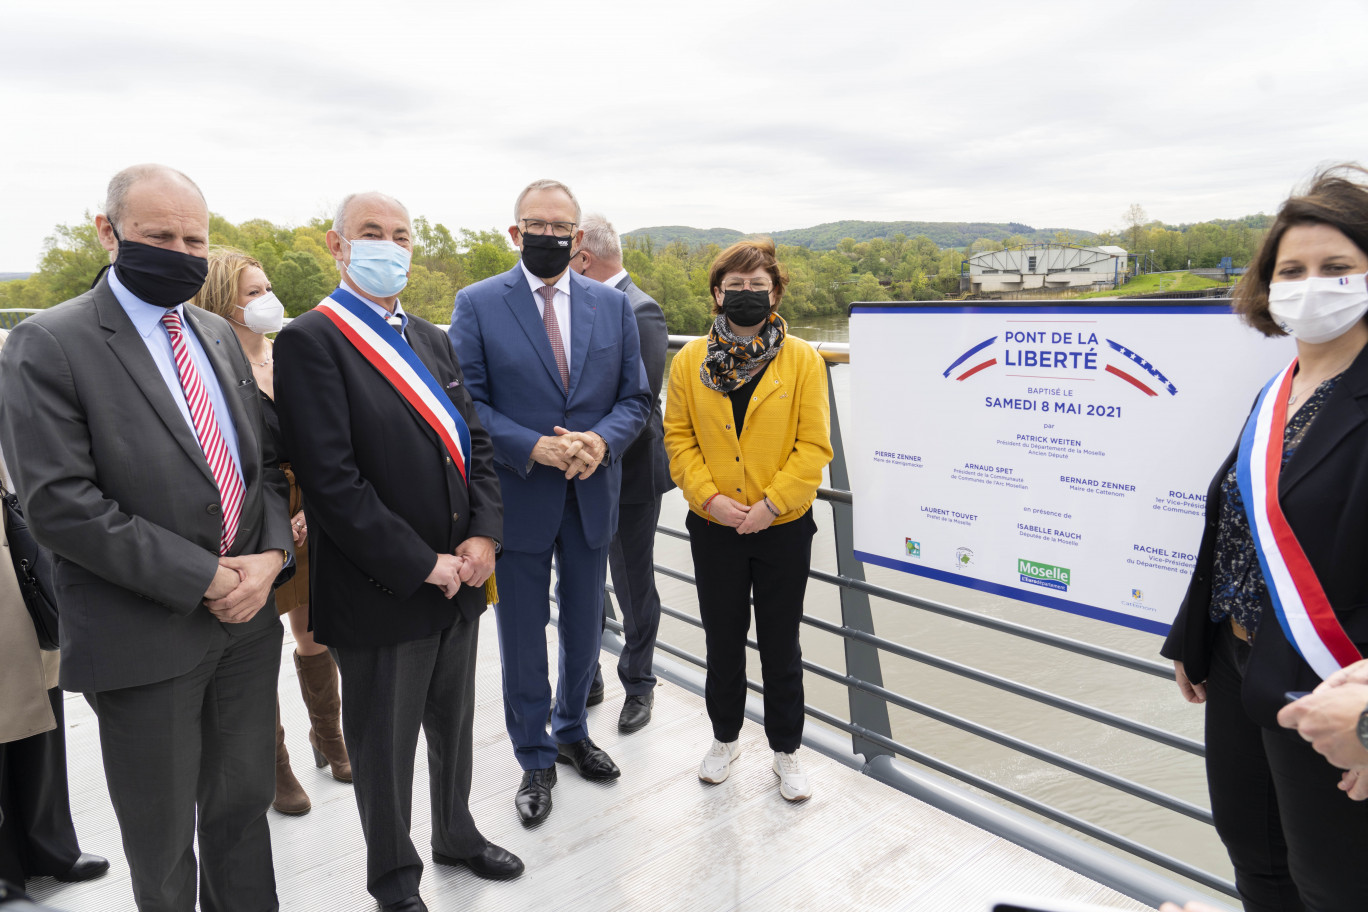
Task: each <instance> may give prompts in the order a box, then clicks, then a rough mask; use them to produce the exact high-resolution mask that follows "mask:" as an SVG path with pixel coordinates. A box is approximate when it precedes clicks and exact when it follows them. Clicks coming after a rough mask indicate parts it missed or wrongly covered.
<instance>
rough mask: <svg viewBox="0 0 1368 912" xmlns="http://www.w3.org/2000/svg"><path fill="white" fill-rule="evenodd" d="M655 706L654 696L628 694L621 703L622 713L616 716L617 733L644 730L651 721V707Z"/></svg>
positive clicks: (648, 694)
mask: <svg viewBox="0 0 1368 912" xmlns="http://www.w3.org/2000/svg"><path fill="white" fill-rule="evenodd" d="M654 705H655V694H650V693H646V694H630V695H628V697H627V699H626V700H623V701H622V712H621V713H620V714H619V715H618V731H621V732H628V733H630V732H634V731H636V730H637V729H640V728H645V727H646V723H647V722H650V721H651V707H652V706H654Z"/></svg>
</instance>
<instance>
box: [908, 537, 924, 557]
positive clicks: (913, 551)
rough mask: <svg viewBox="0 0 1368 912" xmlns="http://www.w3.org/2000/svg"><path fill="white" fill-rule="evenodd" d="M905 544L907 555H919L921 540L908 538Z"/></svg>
mask: <svg viewBox="0 0 1368 912" xmlns="http://www.w3.org/2000/svg"><path fill="white" fill-rule="evenodd" d="M906 544H907V556H908V557H921V542H918V541H913V540H912V539H910V538H909V539H906Z"/></svg>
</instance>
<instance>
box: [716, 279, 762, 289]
mask: <svg viewBox="0 0 1368 912" xmlns="http://www.w3.org/2000/svg"><path fill="white" fill-rule="evenodd" d="M773 287H774V286H773V285H771V284H770V280H769V279H728V280H727V281H725V282H723V283H722V290H723V291H745V290H746V289H748V288H749V289H750V290H751V291H769V290H770V289H772V288H773Z"/></svg>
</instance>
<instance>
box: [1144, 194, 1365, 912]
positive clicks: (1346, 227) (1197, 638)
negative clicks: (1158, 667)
mask: <svg viewBox="0 0 1368 912" xmlns="http://www.w3.org/2000/svg"><path fill="white" fill-rule="evenodd" d="M1235 310H1236V311H1237V312H1238V313H1239V314H1240V315H1241V316H1243V317H1244V319H1245V321H1246V322H1247V323H1249V324H1250V325H1251V326H1252V327H1253V328H1255V329H1256V330H1259V331H1261V332H1263V333H1264V334H1265V335H1267V336H1275V337H1276V336H1284V335H1290V336H1292V337H1294V338H1295V340H1296V358H1295V359H1292V360H1291V363H1290V364H1288V366H1287V367H1286V368H1285V369H1284V370H1282V371H1281V372H1279V373H1278V375H1277V376H1275V377H1273V378H1272V379H1271V380H1269V381H1268V383H1267V385H1266V386H1265V387H1264V388H1263V390H1262V391H1260V393H1259V395H1258V397H1257V399H1256V401H1255V404H1254V408H1253V410H1252V411H1251V413H1250V415H1249V417H1248V419H1247V420H1246V422H1245V427H1244V430H1243V432H1242V433H1241V436H1240V440H1239V441H1238V444H1237V446H1236V448H1235V450H1234V452H1232V453H1231V455H1230V457H1229V459H1227V461H1226V463H1225V465H1223V466H1222V467H1221V468H1220V469H1219V470H1218V471H1217V473H1216V476H1215V478H1214V479H1213V480H1212V483H1211V487H1210V489H1209V490H1208V493H1207V504H1206V506H1207V509H1206V530H1205V533H1204V535H1203V537H1202V543H1201V546H1200V548H1199V549H1198V554H1197V564H1196V567H1195V568H1194V572H1193V576H1192V582H1191V584H1190V586H1189V587H1188V592H1187V596H1186V597H1185V598H1184V600H1183V604H1182V606H1181V608H1180V609H1179V611H1178V616H1177V617H1176V618H1175V620H1174V622H1173V627H1172V629H1171V631H1170V633H1169V637H1168V639H1167V641H1166V642H1165V643H1164V647H1163V650H1162V652H1163V654H1164V655H1165V656H1167V657H1169V658H1171V659H1173V660H1174V665H1175V677H1176V678H1177V681H1178V685H1179V688H1180V689H1181V691H1182V693H1183V696H1184V697H1185V698H1186V699H1187V700H1188V701H1189V702H1192V703H1205V704H1206V765H1207V780H1208V785H1209V788H1210V792H1211V811H1212V817H1213V819H1214V822H1215V825H1216V831H1217V833H1218V834H1219V835H1220V837H1221V840H1222V841H1223V842H1224V843H1225V846H1226V850H1227V851H1228V852H1229V854H1230V860H1231V863H1232V864H1233V866H1234V868H1235V883H1236V886H1237V887H1238V888H1239V892H1240V898H1241V899H1242V900H1243V901H1244V904H1245V909H1246V910H1267V912H1279V910H1302V909H1306V910H1316V912H1349V910H1356V912H1358V910H1362V909H1364V908H1365V907H1368V865H1366V864H1364V858H1365V857H1368V805H1365V804H1363V803H1361V802H1360V803H1356V802H1352V801H1350V800H1349V798H1348V797H1346V795H1345V792H1348V793H1349V796H1351V797H1357V798H1360V799H1361V798H1363V797H1364V794H1363V792H1364V790H1363V788H1362V786H1363V779H1362V777H1364V776H1368V766H1360V767H1353V766H1352V763H1353V762H1356V760H1357V759H1361V757H1362V755H1360V754H1355V753H1352V752H1347V751H1343V750H1342V749H1341V748H1342V747H1343V745H1342V744H1337V745H1336V746H1335V748H1334V749H1331V748H1329V747H1327V746H1326V744H1325V743H1324V737H1323V733H1322V732H1321V731H1320V729H1319V728H1318V727H1317V725H1316V723H1315V721H1314V720H1312V722H1311V723H1310V724H1309V725H1308V726H1307V729H1306V731H1304V732H1301V733H1300V734H1299V733H1298V732H1295V731H1288V730H1286V729H1283V728H1280V727H1279V726H1278V721H1277V715H1278V712H1279V709H1280V708H1281V707H1282V706H1283V705H1284V703H1286V702H1288V701H1289V700H1291V701H1296V702H1297V703H1301V702H1302V701H1301V700H1300V699H1298V698H1299V697H1300V695H1301V694H1303V693H1304V692H1306V691H1311V690H1313V689H1317V688H1318V686H1320V685H1321V684H1322V682H1325V683H1326V684H1327V685H1329V687H1336V686H1339V687H1343V686H1347V685H1345V684H1344V683H1343V681H1342V679H1343V678H1344V676H1345V672H1344V671H1342V669H1345V668H1354V667H1358V664H1359V662H1360V659H1361V658H1362V656H1363V653H1364V651H1365V647H1368V351H1365V349H1366V348H1368V322H1365V320H1364V316H1365V314H1368V172H1365V171H1364V170H1363V169H1360V168H1355V167H1347V168H1338V169H1332V170H1331V171H1328V172H1323V173H1322V174H1320V175H1318V176H1317V178H1316V180H1315V182H1314V183H1313V184H1312V186H1311V187H1310V189H1309V190H1308V192H1307V193H1305V194H1303V195H1300V196H1294V197H1292V198H1291V199H1289V200H1287V202H1286V203H1284V204H1283V207H1282V209H1281V210H1280V211H1279V213H1278V216H1277V218H1276V219H1275V221H1274V223H1273V225H1272V226H1271V227H1270V228H1269V232H1268V236H1267V237H1266V238H1265V240H1264V243H1263V246H1262V248H1261V249H1260V251H1259V253H1258V255H1257V256H1256V257H1255V259H1254V261H1253V262H1252V263H1251V264H1250V266H1249V270H1248V272H1247V273H1246V275H1245V277H1244V279H1243V280H1241V282H1240V285H1239V287H1238V288H1237V290H1236V293H1235ZM1289 354H1290V352H1289ZM1326 689H1327V688H1322V689H1321V694H1320V695H1318V696H1317V697H1314V698H1312V699H1311V700H1310V701H1308V704H1312V705H1306V706H1303V707H1300V708H1298V709H1296V710H1292V711H1289V712H1287V713H1286V714H1285V715H1284V717H1283V718H1284V721H1285V722H1286V723H1287V724H1289V726H1295V725H1297V723H1298V722H1299V721H1301V718H1302V716H1303V715H1304V714H1305V713H1307V712H1310V711H1311V710H1312V708H1313V705H1320V704H1321V703H1322V702H1323V701H1324V700H1326V699H1328V698H1326V697H1325V691H1326ZM1350 694H1352V691H1344V694H1343V695H1350ZM1343 695H1342V696H1343ZM1364 708H1365V709H1368V707H1364ZM1317 738H1321V739H1322V743H1321V745H1320V746H1321V747H1322V748H1325V749H1326V751H1327V752H1328V755H1333V756H1334V757H1335V758H1336V759H1337V760H1339V761H1344V760H1345V759H1347V758H1353V759H1350V760H1349V763H1346V764H1345V765H1346V766H1348V767H1350V768H1348V769H1347V771H1344V772H1342V771H1341V770H1340V769H1338V768H1336V767H1335V766H1333V765H1331V763H1330V762H1327V759H1326V757H1324V756H1322V755H1321V754H1320V753H1317V751H1316V750H1315V749H1313V746H1312V744H1311V743H1308V742H1314V741H1315V740H1316V739H1317ZM1303 739H1305V740H1303Z"/></svg>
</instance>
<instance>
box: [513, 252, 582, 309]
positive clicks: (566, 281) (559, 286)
mask: <svg viewBox="0 0 1368 912" xmlns="http://www.w3.org/2000/svg"><path fill="white" fill-rule="evenodd" d="M518 265H519V266H521V267H522V271H523V275H524V276H525V277H526V278H527V287H528V288H531V289H532V296H533V297H534V298H537V299H538V300H540V299H541V292H540V291H538V290H537V289H539V288H544V287H545V286H546V282H545V281H543V280H542V279H539V278H537V277H536V276H534V275H533V274H532V273H531V272H530V271H528V268H527V267H526V266H524V265H523V261H522V260H518ZM554 287H555V289H556V291H559V292H561V293H562V294H564V295H565V296H566V297H569V295H570V270H569V269H566V270H565V272H564V273H562V274H561V277H560V278H559V279H557V280H556V284H555V286H554Z"/></svg>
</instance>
